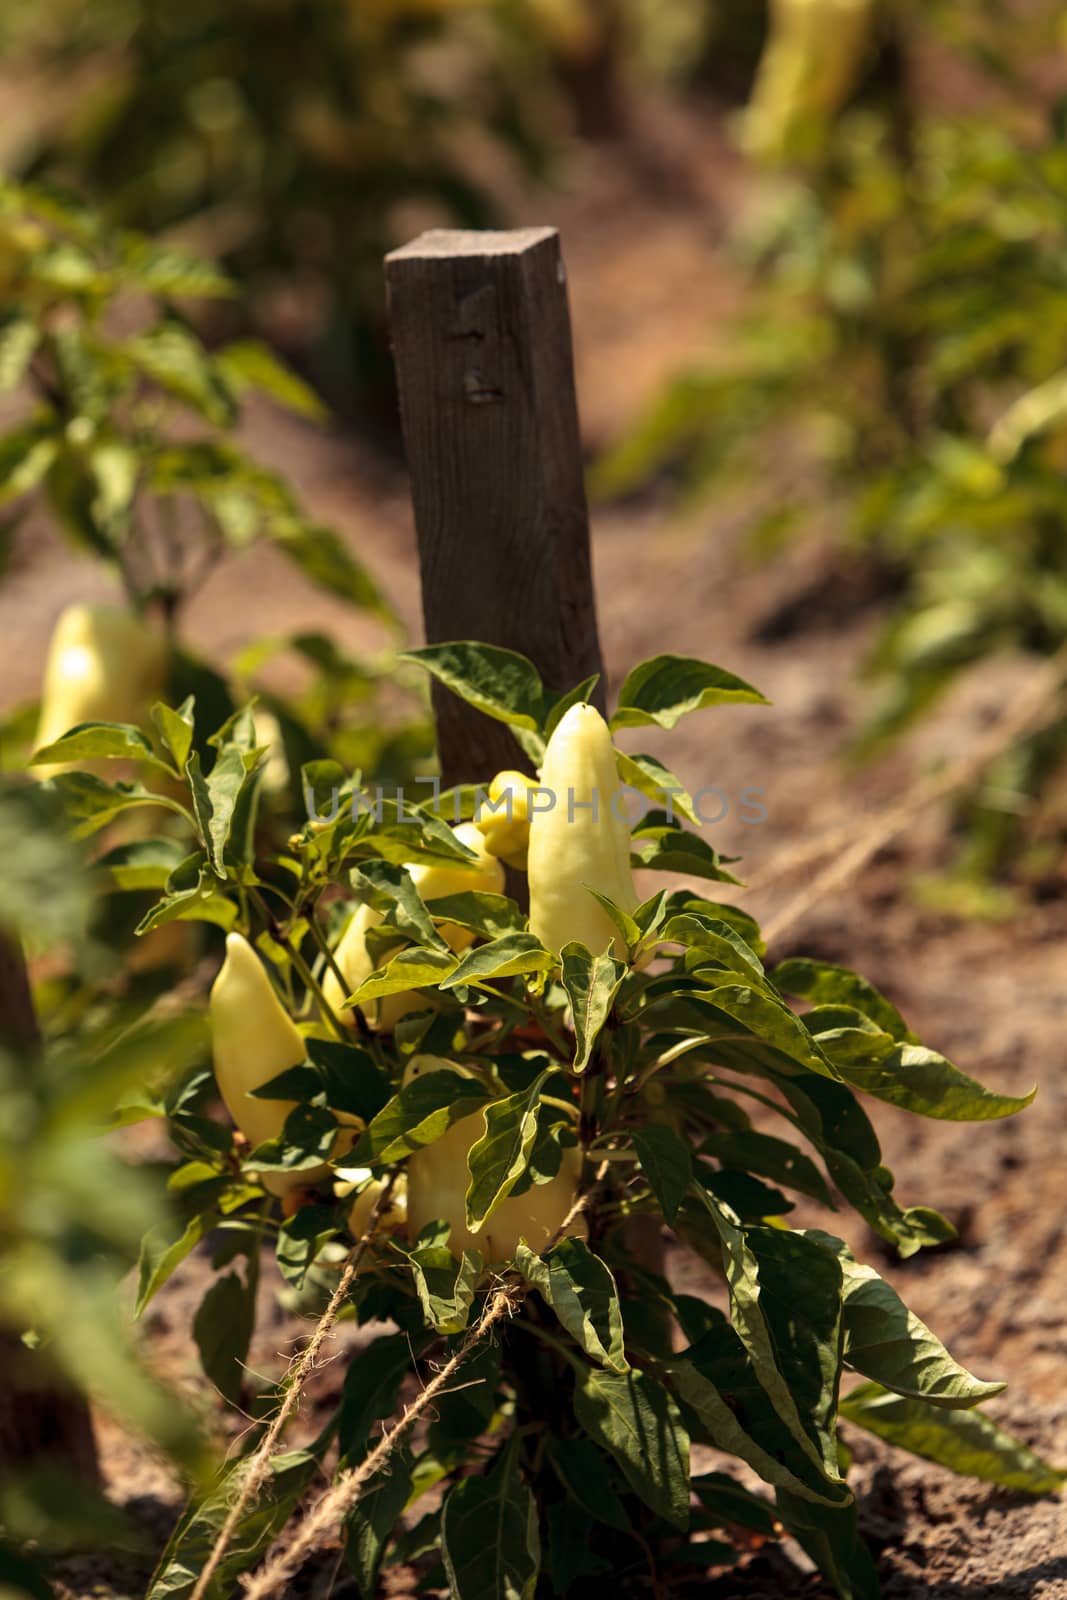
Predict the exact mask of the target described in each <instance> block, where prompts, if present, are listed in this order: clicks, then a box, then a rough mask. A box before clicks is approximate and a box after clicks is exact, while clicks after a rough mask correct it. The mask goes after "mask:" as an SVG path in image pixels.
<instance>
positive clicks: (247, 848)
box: [185, 743, 264, 880]
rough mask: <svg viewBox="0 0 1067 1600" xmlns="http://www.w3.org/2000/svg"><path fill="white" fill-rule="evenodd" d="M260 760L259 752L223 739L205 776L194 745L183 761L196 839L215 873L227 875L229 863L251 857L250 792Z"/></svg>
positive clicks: (248, 860)
mask: <svg viewBox="0 0 1067 1600" xmlns="http://www.w3.org/2000/svg"><path fill="white" fill-rule="evenodd" d="M263 761H264V752H259V753H257V752H255V751H248V750H244V749H242V748H241V746H240V745H239V744H237V743H227V744H225V745H224V746H223V747H222V749H221V750H220V751H219V753H218V755H217V756H216V757H215V764H214V766H213V767H212V769H211V771H210V772H209V774H208V776H207V778H204V777H203V776H202V774H201V771H200V753H199V751H196V750H194V751H193V753H192V754H191V755H190V756H189V759H188V762H187V764H186V769H185V770H186V773H187V775H188V778H189V783H190V786H191V789H192V795H193V810H194V813H195V815H196V820H197V824H198V826H199V829H200V837H201V841H202V843H203V845H204V849H205V850H206V851H207V856H208V860H209V862H210V863H211V867H212V870H213V871H214V873H215V875H216V877H218V878H220V879H223V880H225V879H226V878H227V877H229V876H230V871H229V869H230V868H231V867H241V866H247V865H250V864H251V862H252V860H253V859H254V846H253V838H252V835H253V829H254V823H255V796H256V793H257V791H258V785H259V777H260V773H261V771H262V766H263Z"/></svg>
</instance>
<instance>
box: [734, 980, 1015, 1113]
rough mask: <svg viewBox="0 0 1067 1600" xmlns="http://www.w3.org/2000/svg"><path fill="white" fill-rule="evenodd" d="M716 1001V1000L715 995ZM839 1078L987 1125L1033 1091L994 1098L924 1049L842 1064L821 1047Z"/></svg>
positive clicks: (892, 1099)
mask: <svg viewBox="0 0 1067 1600" xmlns="http://www.w3.org/2000/svg"><path fill="white" fill-rule="evenodd" d="M716 998H717V995H716ZM824 1048H826V1050H827V1054H828V1055H830V1057H831V1060H833V1061H834V1064H835V1066H836V1067H837V1069H838V1071H839V1072H840V1074H841V1076H842V1077H843V1078H845V1079H847V1080H848V1082H849V1083H851V1084H854V1085H855V1087H856V1088H857V1089H862V1090H863V1091H864V1093H865V1094H871V1095H874V1096H875V1097H876V1098H877V1099H878V1100H885V1101H886V1102H887V1103H888V1104H889V1105H891V1106H900V1107H902V1108H903V1110H905V1111H913V1112H915V1113H916V1114H917V1115H918V1116H921V1117H937V1118H940V1119H942V1120H944V1121H947V1122H989V1121H992V1120H993V1119H995V1118H997V1117H1011V1116H1014V1115H1015V1113H1016V1112H1017V1111H1022V1110H1023V1108H1024V1107H1025V1106H1028V1105H1029V1104H1030V1102H1031V1100H1032V1099H1033V1098H1034V1096H1035V1094H1036V1093H1037V1086H1036V1085H1035V1086H1034V1088H1032V1089H1031V1090H1029V1092H1028V1093H1027V1094H1023V1095H1012V1094H997V1093H996V1092H995V1091H994V1090H992V1089H987V1088H985V1087H984V1086H983V1085H982V1084H980V1083H976V1082H975V1080H974V1079H973V1078H968V1077H967V1075H966V1074H965V1073H963V1072H961V1071H960V1070H959V1068H958V1067H954V1066H953V1065H952V1062H951V1061H946V1059H945V1057H944V1056H942V1055H938V1053H937V1051H936V1050H927V1049H926V1048H925V1046H923V1045H917V1044H898V1045H896V1046H895V1048H894V1049H893V1050H891V1051H890V1052H889V1053H888V1054H886V1055H884V1056H882V1057H881V1059H880V1060H877V1061H871V1062H869V1063H868V1062H865V1061H863V1060H862V1059H857V1058H856V1057H850V1058H849V1059H847V1060H845V1059H842V1058H841V1056H840V1054H839V1053H838V1052H836V1051H834V1052H832V1053H831V1050H830V1047H829V1046H824Z"/></svg>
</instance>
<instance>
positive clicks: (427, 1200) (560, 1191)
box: [404, 1055, 588, 1266]
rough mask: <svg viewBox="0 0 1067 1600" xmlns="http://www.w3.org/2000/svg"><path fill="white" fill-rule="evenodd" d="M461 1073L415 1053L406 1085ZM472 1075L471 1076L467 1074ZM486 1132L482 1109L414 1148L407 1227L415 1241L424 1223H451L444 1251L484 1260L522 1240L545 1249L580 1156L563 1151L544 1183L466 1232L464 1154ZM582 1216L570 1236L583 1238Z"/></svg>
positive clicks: (568, 1198)
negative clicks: (438, 1074) (433, 1076)
mask: <svg viewBox="0 0 1067 1600" xmlns="http://www.w3.org/2000/svg"><path fill="white" fill-rule="evenodd" d="M445 1067H447V1068H449V1069H450V1070H451V1071H452V1072H458V1073H460V1074H465V1072H466V1069H465V1068H463V1067H462V1066H460V1065H459V1064H458V1063H457V1062H455V1061H446V1060H444V1059H443V1058H442V1057H440V1056H428V1055H423V1056H414V1057H413V1058H412V1060H411V1061H410V1062H409V1064H408V1067H407V1070H406V1072H405V1074H404V1082H405V1084H407V1083H410V1082H411V1081H412V1079H413V1078H417V1077H420V1076H424V1075H425V1074H426V1073H427V1072H439V1071H441V1069H442V1068H445ZM470 1075H471V1076H473V1074H470ZM484 1133H485V1118H484V1117H483V1116H482V1114H481V1112H480V1111H478V1112H473V1113H472V1114H471V1115H470V1116H469V1117H461V1118H460V1120H459V1121H458V1122H454V1123H453V1124H452V1126H451V1127H450V1128H449V1129H448V1130H447V1132H446V1133H444V1134H442V1136H441V1138H440V1139H436V1140H435V1141H434V1143H433V1144H430V1145H427V1146H426V1147H425V1149H422V1150H416V1151H415V1152H414V1154H413V1155H411V1156H409V1157H408V1163H407V1179H408V1188H407V1230H408V1238H409V1240H411V1241H414V1240H415V1239H416V1238H417V1237H418V1235H419V1232H420V1231H421V1229H423V1228H424V1227H425V1226H426V1224H427V1223H428V1222H433V1221H435V1220H436V1219H438V1218H443V1219H444V1220H445V1221H446V1222H448V1223H450V1224H451V1227H452V1233H451V1236H450V1238H449V1249H450V1250H451V1251H452V1254H453V1255H454V1256H456V1257H459V1256H460V1255H462V1253H463V1251H464V1250H478V1251H480V1252H481V1255H482V1257H483V1259H484V1261H485V1263H486V1265H487V1266H488V1265H490V1264H492V1263H494V1262H500V1261H510V1260H512V1258H513V1257H514V1255H515V1251H516V1250H517V1249H518V1245H519V1240H520V1239H525V1240H526V1243H527V1244H528V1245H529V1247H530V1249H531V1250H534V1251H536V1252H537V1253H538V1254H540V1252H541V1251H543V1250H545V1249H547V1247H548V1245H549V1243H550V1242H551V1241H552V1238H553V1235H554V1234H555V1232H556V1230H557V1229H558V1228H559V1227H560V1226H561V1224H562V1223H563V1221H564V1219H565V1218H566V1216H567V1214H568V1212H569V1211H570V1209H571V1207H572V1206H573V1205H574V1202H575V1200H576V1198H577V1195H578V1179H579V1177H580V1175H581V1169H582V1156H581V1151H580V1150H578V1149H576V1148H571V1149H567V1150H564V1152H563V1160H562V1162H561V1163H560V1169H559V1171H558V1172H557V1174H556V1176H555V1177H554V1178H550V1179H549V1181H548V1183H538V1184H532V1185H531V1186H530V1188H529V1189H527V1190H526V1191H525V1192H524V1193H523V1194H518V1195H508V1197H507V1199H505V1200H502V1201H501V1202H500V1204H499V1205H498V1206H497V1208H496V1210H495V1211H493V1213H492V1214H491V1216H490V1217H489V1218H488V1220H487V1221H486V1222H485V1223H483V1225H482V1227H481V1228H480V1229H479V1231H478V1232H477V1233H471V1231H470V1230H469V1228H468V1227H467V1220H466V1194H467V1189H468V1186H469V1184H470V1170H469V1168H468V1166H467V1157H468V1155H469V1153H470V1149H471V1146H472V1145H473V1144H475V1143H476V1142H477V1141H478V1140H479V1139H480V1138H481V1137H482V1135H483V1134H484ZM587 1231H588V1230H587V1227H586V1222H585V1217H584V1216H581V1215H579V1216H578V1217H576V1218H575V1219H574V1221H573V1222H572V1223H571V1225H570V1226H569V1227H568V1229H567V1233H568V1234H569V1235H576V1236H578V1237H579V1238H584V1237H585V1235H586V1233H587Z"/></svg>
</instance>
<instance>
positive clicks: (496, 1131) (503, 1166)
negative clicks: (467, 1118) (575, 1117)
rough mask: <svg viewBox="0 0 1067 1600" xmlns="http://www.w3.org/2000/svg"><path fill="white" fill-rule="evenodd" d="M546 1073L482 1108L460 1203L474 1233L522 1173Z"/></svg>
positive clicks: (534, 1132)
mask: <svg viewBox="0 0 1067 1600" xmlns="http://www.w3.org/2000/svg"><path fill="white" fill-rule="evenodd" d="M547 1077H548V1073H547V1072H542V1073H540V1074H539V1075H538V1076H537V1077H536V1078H535V1079H534V1081H533V1083H532V1084H531V1085H530V1087H529V1088H528V1089H521V1090H519V1092H518V1093H516V1094H511V1095H508V1096H507V1097H506V1098H505V1099H503V1100H491V1101H490V1102H489V1103H488V1105H487V1106H486V1107H485V1118H484V1120H485V1132H484V1133H483V1134H482V1135H481V1137H480V1138H479V1139H477V1140H476V1141H475V1142H474V1144H472V1145H471V1147H470V1152H469V1154H468V1157H467V1165H468V1167H469V1169H470V1175H471V1176H470V1183H469V1185H468V1187H467V1193H466V1198H465V1201H464V1204H465V1207H466V1215H467V1227H468V1228H469V1229H470V1231H471V1232H472V1233H477V1231H478V1229H479V1228H480V1227H481V1226H482V1224H483V1223H484V1222H485V1221H487V1219H488V1218H489V1217H491V1216H492V1214H493V1212H494V1211H495V1210H496V1208H497V1206H498V1205H499V1204H500V1202H501V1201H502V1200H505V1199H506V1198H507V1196H508V1195H509V1194H510V1193H511V1191H512V1189H514V1187H515V1185H516V1184H517V1183H518V1181H519V1179H520V1178H521V1177H522V1176H523V1175H524V1173H525V1172H526V1169H527V1167H528V1166H529V1163H530V1156H531V1154H532V1152H533V1147H534V1144H535V1142H536V1139H537V1133H538V1116H537V1113H538V1107H539V1105H540V1100H541V1090H542V1087H543V1085H544V1082H545V1079H546V1078H547Z"/></svg>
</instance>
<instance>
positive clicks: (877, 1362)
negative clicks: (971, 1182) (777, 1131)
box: [805, 1231, 1007, 1410]
mask: <svg viewBox="0 0 1067 1600" xmlns="http://www.w3.org/2000/svg"><path fill="white" fill-rule="evenodd" d="M805 1237H807V1238H809V1239H813V1240H815V1242H816V1243H818V1244H820V1245H822V1246H823V1248H824V1249H826V1250H829V1251H830V1252H831V1254H833V1255H834V1256H836V1257H837V1259H838V1261H839V1262H840V1263H841V1269H842V1272H843V1274H844V1297H845V1303H844V1330H845V1365H846V1366H849V1367H851V1368H852V1369H853V1370H854V1371H855V1372H862V1373H863V1375H864V1377H865V1378H873V1379H874V1380H875V1382H876V1383H879V1384H881V1385H882V1386H883V1387H884V1388H886V1389H893V1390H894V1391H895V1392H896V1393H897V1394H901V1395H903V1396H904V1397H905V1398H906V1399H914V1400H924V1401H926V1402H927V1403H928V1404H930V1405H937V1406H945V1407H947V1408H948V1409H950V1410H962V1409H965V1408H967V1407H969V1406H975V1405H978V1404H979V1403H980V1402H981V1401H983V1400H988V1399H989V1398H990V1397H991V1396H992V1395H995V1394H999V1393H1000V1392H1001V1390H1002V1389H1004V1388H1006V1387H1007V1386H1006V1385H1005V1384H1003V1383H983V1382H982V1380H981V1379H980V1378H975V1377H973V1376H972V1375H971V1373H969V1372H968V1371H967V1369H966V1368H965V1367H961V1366H960V1364H959V1362H957V1361H954V1360H953V1358H952V1356H950V1355H949V1353H948V1351H947V1350H946V1349H945V1347H944V1345H943V1344H942V1343H941V1340H940V1339H939V1338H938V1337H937V1335H936V1334H934V1333H931V1332H930V1329H929V1328H928V1327H927V1326H926V1324H925V1322H921V1321H920V1320H919V1318H918V1317H917V1316H916V1315H915V1313H914V1311H909V1309H908V1307H907V1306H906V1305H905V1304H904V1302H903V1300H902V1299H901V1298H900V1296H899V1295H898V1294H897V1292H896V1290H895V1289H893V1288H892V1287H891V1286H890V1285H889V1284H888V1283H886V1281H885V1279H884V1278H880V1277H879V1276H878V1274H877V1272H875V1270H874V1268H873V1267H869V1266H867V1265H865V1264H864V1263H862V1262H858V1261H857V1260H856V1259H855V1257H854V1256H853V1254H852V1252H851V1250H849V1248H848V1246H847V1245H846V1244H844V1243H843V1242H842V1240H840V1239H836V1238H834V1236H833V1235H832V1234H828V1233H822V1232H819V1231H811V1232H809V1233H807V1234H806V1236H805Z"/></svg>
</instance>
